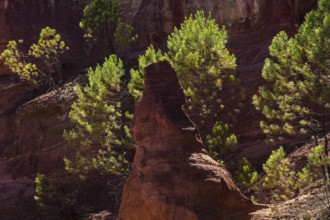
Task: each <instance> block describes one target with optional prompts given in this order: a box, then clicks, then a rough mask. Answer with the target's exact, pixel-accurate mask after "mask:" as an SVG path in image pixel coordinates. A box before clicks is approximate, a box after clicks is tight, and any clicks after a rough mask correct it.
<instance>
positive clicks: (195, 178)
mask: <svg viewBox="0 0 330 220" xmlns="http://www.w3.org/2000/svg"><path fill="white" fill-rule="evenodd" d="M144 80H145V89H144V92H143V96H142V99H141V100H140V102H139V103H138V104H137V106H136V110H135V113H134V119H133V136H134V140H135V142H136V144H137V150H136V155H135V159H134V170H133V173H132V174H131V176H130V177H129V180H128V182H127V184H126V186H125V188H124V192H123V200H122V204H121V208H120V213H119V217H118V219H122V220H137V219H144V220H148V219H150V220H154V219H158V220H162V219H164V220H165V219H166V220H168V219H178V220H185V219H187V220H188V219H189V220H194V219H203V220H208V219H209V220H217V219H226V220H229V219H241V220H244V219H250V217H249V215H248V213H250V212H251V211H254V210H256V209H257V206H255V205H253V204H252V202H251V201H249V200H248V199H246V198H244V197H243V196H242V195H241V194H240V192H239V190H238V189H237V187H236V186H235V184H234V182H233V180H232V177H231V175H230V174H229V172H228V171H226V170H225V169H224V168H223V167H222V166H220V165H219V164H218V163H217V162H215V161H214V160H212V159H211V158H210V157H209V156H208V155H207V154H206V152H205V150H204V149H203V145H202V143H201V142H199V141H198V140H197V138H198V131H197V130H196V128H195V126H194V125H193V123H192V122H191V121H190V120H189V119H188V118H187V116H186V115H185V114H184V112H183V111H182V109H181V106H182V105H183V104H184V95H183V92H182V89H181V87H180V85H179V83H178V80H177V77H176V73H175V71H174V70H173V69H172V67H171V66H170V64H169V63H167V62H160V63H157V64H153V65H151V66H149V67H147V68H146V73H145V78H144Z"/></svg>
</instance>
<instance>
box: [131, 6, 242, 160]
mask: <svg viewBox="0 0 330 220" xmlns="http://www.w3.org/2000/svg"><path fill="white" fill-rule="evenodd" d="M226 43H227V32H226V30H225V28H224V27H223V28H219V26H218V25H217V23H216V22H215V20H214V19H212V18H211V16H210V15H209V16H208V17H205V15H204V12H202V11H199V12H197V13H196V14H195V15H192V16H190V17H189V18H186V19H185V21H184V22H183V23H182V24H181V27H180V28H179V29H177V28H176V29H175V30H174V32H173V33H171V34H170V35H169V37H168V40H167V47H168V52H167V53H162V52H161V51H159V50H157V51H156V50H155V49H154V48H153V47H149V48H148V49H147V51H146V53H145V55H143V56H140V58H139V68H138V70H134V69H133V70H131V82H130V83H129V89H130V91H131V94H132V95H133V96H134V97H135V98H136V99H138V98H139V97H140V96H141V94H142V90H143V71H144V67H145V66H146V65H148V64H150V63H153V62H157V61H160V60H167V61H169V62H170V63H171V65H172V66H173V68H174V70H175V71H176V72H177V74H178V79H179V82H180V84H181V86H182V88H183V91H184V94H185V96H186V106H184V110H185V112H186V113H187V114H188V115H189V116H190V117H191V118H192V120H193V121H194V122H195V123H197V122H201V123H197V125H202V126H205V127H206V128H207V129H205V130H208V131H207V132H205V133H206V134H202V135H201V136H202V139H203V140H204V142H205V143H208V144H210V145H209V152H210V154H211V156H212V157H213V158H214V159H216V160H218V161H219V160H220V159H221V158H220V157H221V156H222V155H223V152H222V153H220V152H219V148H226V147H225V145H226V142H227V146H229V145H231V146H230V147H231V149H234V148H235V146H234V145H235V144H237V139H236V137H235V135H234V134H232V133H230V132H229V125H228V124H226V123H223V122H221V120H220V116H221V114H220V113H221V112H222V111H223V108H224V105H223V103H222V100H221V97H220V95H221V91H222V89H223V84H224V83H227V84H228V83H229V82H232V81H234V80H235V77H234V73H235V69H236V59H235V56H234V55H233V54H230V52H229V51H228V50H227V48H226ZM203 130H204V129H203ZM219 135H222V136H221V137H219ZM227 150H228V149H227ZM227 150H226V151H227ZM227 152H229V151H227ZM219 153H220V154H221V155H220V154H219Z"/></svg>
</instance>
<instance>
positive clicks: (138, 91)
mask: <svg viewBox="0 0 330 220" xmlns="http://www.w3.org/2000/svg"><path fill="white" fill-rule="evenodd" d="M163 60H165V57H164V55H163V54H162V52H161V51H160V50H159V49H158V50H156V49H155V48H154V47H153V46H152V45H151V46H149V47H148V48H147V50H146V51H145V53H144V54H143V55H140V56H139V59H138V63H139V66H138V68H137V69H131V71H130V73H131V80H130V82H129V83H128V85H127V87H128V90H129V92H130V94H131V95H132V96H133V97H134V99H135V101H138V100H139V98H140V97H141V96H142V93H143V87H144V81H143V76H144V68H145V67H147V66H148V65H150V64H152V63H157V62H159V61H163Z"/></svg>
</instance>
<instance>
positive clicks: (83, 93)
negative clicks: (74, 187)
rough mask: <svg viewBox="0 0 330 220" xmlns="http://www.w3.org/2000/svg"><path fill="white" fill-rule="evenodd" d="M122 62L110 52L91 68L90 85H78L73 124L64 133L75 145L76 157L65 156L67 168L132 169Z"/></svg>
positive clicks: (72, 112)
mask: <svg viewBox="0 0 330 220" xmlns="http://www.w3.org/2000/svg"><path fill="white" fill-rule="evenodd" d="M123 75H124V69H123V63H122V61H121V60H120V59H118V58H117V57H116V56H115V55H111V56H110V57H109V58H108V59H106V60H105V62H104V63H103V64H102V66H101V65H98V66H97V67H96V68H95V70H93V69H90V70H89V72H88V85H86V86H85V87H84V88H83V89H82V88H81V87H79V86H77V87H76V93H77V96H78V99H77V101H75V103H73V105H72V109H71V111H70V113H69V118H70V119H71V121H72V122H73V123H74V128H73V129H71V130H70V131H68V132H65V133H64V137H65V138H66V139H67V140H68V142H69V144H70V146H73V147H75V148H76V157H75V158H74V160H72V161H71V160H69V159H65V162H66V166H67V169H68V170H69V171H72V172H76V173H81V174H84V173H87V172H89V171H90V170H97V171H99V172H101V173H118V174H124V173H126V172H127V171H128V169H129V163H128V162H127V160H126V159H125V154H126V152H127V151H128V149H130V148H131V147H132V143H131V141H130V140H131V136H130V133H129V128H128V126H127V125H125V114H124V113H123V109H122V106H121V100H122V98H123V97H124V93H123V84H122V81H121V78H122V76H123Z"/></svg>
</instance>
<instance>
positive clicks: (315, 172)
mask: <svg viewBox="0 0 330 220" xmlns="http://www.w3.org/2000/svg"><path fill="white" fill-rule="evenodd" d="M325 164H330V157H329V156H326V155H324V146H322V145H320V146H316V147H313V148H312V149H311V153H310V154H309V155H308V158H307V164H306V166H305V167H304V168H303V169H302V171H301V172H299V173H298V176H299V181H300V182H301V185H302V186H304V185H307V184H308V183H312V182H314V181H315V180H317V179H319V178H320V177H321V176H322V172H323V170H322V167H323V166H324V165H325Z"/></svg>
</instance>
